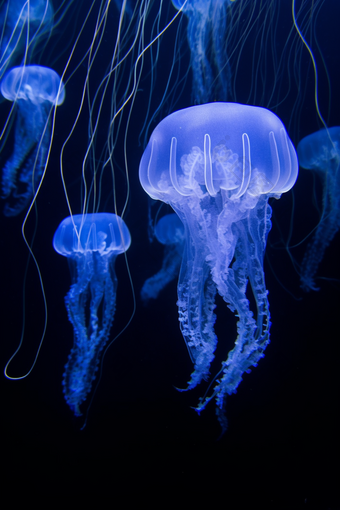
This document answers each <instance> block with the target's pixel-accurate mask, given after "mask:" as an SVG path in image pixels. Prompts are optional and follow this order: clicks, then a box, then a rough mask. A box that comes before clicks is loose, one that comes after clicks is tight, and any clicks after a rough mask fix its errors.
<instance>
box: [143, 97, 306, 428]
mask: <svg viewBox="0 0 340 510" xmlns="http://www.w3.org/2000/svg"><path fill="white" fill-rule="evenodd" d="M297 173H298V162H297V156H296V152H295V149H294V146H293V144H292V142H291V141H290V139H289V138H288V135H287V132H286V130H285V128H284V126H283V124H282V122H281V121H280V119H279V118H278V117H277V116H276V115H274V114H273V113H272V112H270V111H269V110H266V109H264V108H258V107H253V106H245V105H241V104H236V103H210V104H205V105H201V106H194V107H191V108H186V109H184V110H180V111H177V112H175V113H173V114H172V115H169V116H168V117H166V118H165V119H164V120H163V121H162V122H160V124H159V125H158V126H157V127H156V129H155V130H154V132H153V133H152V135H151V138H150V141H149V144H148V146H147V148H146V149H145V152H144V154H143V156H142V159H141V163H140V167H139V178H140V181H141V184H142V186H143V188H144V190H145V191H146V192H147V193H148V194H149V195H150V196H151V197H152V198H154V199H156V200H157V199H158V200H162V201H163V202H166V203H168V204H169V205H171V207H172V208H173V209H174V211H175V212H176V213H177V214H178V216H179V217H180V219H181V221H182V222H183V224H184V225H185V234H186V242H185V247H184V252H183V259H182V266H181V271H180V277H179V282H178V303H177V305H178V311H179V323H180V329H181V332H182V335H183V338H184V340H185V342H186V344H187V347H188V351H189V354H190V357H191V359H192V361H193V363H194V365H195V366H194V372H193V373H192V376H191V380H190V381H189V383H188V388H187V389H192V388H194V387H195V386H196V385H197V384H199V383H200V382H201V381H202V380H203V379H204V380H208V379H209V370H210V364H211V362H212V360H213V358H214V351H215V349H216V345H217V337H216V334H215V331H214V323H215V314H214V308H215V295H216V293H217V292H218V293H219V294H220V296H221V297H222V298H223V299H224V301H225V303H226V304H227V306H228V307H229V309H230V310H231V311H232V312H233V313H235V316H236V317H237V318H238V323H237V332H238V337H237V339H236V342H235V346H234V348H233V349H232V350H231V351H230V352H229V355H228V358H227V360H226V361H225V362H223V364H222V368H221V370H220V372H219V373H218V374H217V375H216V376H215V377H214V379H213V381H215V387H214V389H213V390H212V394H211V395H209V396H206V395H205V396H204V397H203V398H202V399H201V401H200V403H199V406H198V408H197V410H198V411H200V410H202V409H204V407H205V405H206V404H207V402H209V401H210V400H211V399H212V398H214V397H215V398H216V403H217V414H218V418H219V421H220V423H221V426H222V430H223V431H224V430H225V429H226V418H225V411H224V408H225V401H226V396H227V395H230V394H232V393H234V392H236V389H237V387H238V385H239V383H240V382H241V380H242V376H243V374H244V372H246V371H248V370H249V369H250V367H251V366H256V364H257V363H258V361H259V360H260V358H262V357H263V352H264V350H265V348H266V346H267V344H268V343H269V329H270V315H269V304H268V297H267V294H268V292H267V290H266V286H265V275H264V270H263V258H264V251H265V247H266V241H267V236H268V233H269V230H270V228H271V221H270V218H271V207H270V205H269V204H268V199H269V198H270V197H274V198H280V196H281V193H284V192H286V191H288V190H290V189H291V187H292V186H293V185H294V183H295V181H296V178H297ZM248 284H249V288H248V290H247V287H248ZM249 291H251V292H252V295H253V298H254V303H256V307H255V308H254V309H252V307H251V305H250V302H249V300H248V295H247V293H248V292H249Z"/></svg>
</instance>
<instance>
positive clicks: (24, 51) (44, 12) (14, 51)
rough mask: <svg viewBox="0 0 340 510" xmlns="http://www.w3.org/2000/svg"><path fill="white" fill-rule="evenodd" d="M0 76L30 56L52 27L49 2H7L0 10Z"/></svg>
mask: <svg viewBox="0 0 340 510" xmlns="http://www.w3.org/2000/svg"><path fill="white" fill-rule="evenodd" d="M0 26H1V36H0V37H1V38H0V76H2V75H3V74H4V72H5V70H6V69H7V68H9V67H11V66H13V65H15V64H18V63H21V62H22V61H23V60H24V57H25V59H26V61H27V59H28V58H29V57H30V56H31V55H32V53H33V50H34V47H35V46H36V44H37V43H38V42H39V39H40V38H41V37H45V36H46V33H48V32H49V31H50V30H51V29H52V27H53V6H52V2H51V0H30V1H29V2H28V1H27V0H8V1H6V2H4V3H3V6H2V9H1V11H0Z"/></svg>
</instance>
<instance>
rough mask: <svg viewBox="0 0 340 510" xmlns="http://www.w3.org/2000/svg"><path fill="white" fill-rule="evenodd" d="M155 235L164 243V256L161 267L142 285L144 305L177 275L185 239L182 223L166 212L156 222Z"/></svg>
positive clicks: (154, 297)
mask: <svg viewBox="0 0 340 510" xmlns="http://www.w3.org/2000/svg"><path fill="white" fill-rule="evenodd" d="M155 235H156V238H157V240H158V241H159V242H160V243H161V244H164V257H163V262H162V267H161V269H160V270H159V271H158V273H156V274H155V275H153V276H151V277H150V278H148V279H147V280H146V281H145V283H144V285H143V287H142V290H141V298H142V301H143V303H144V304H145V305H146V304H147V303H148V302H149V300H150V299H157V297H158V295H159V293H160V292H161V290H162V289H164V287H166V286H167V285H168V284H169V283H170V282H171V281H172V280H174V279H175V278H176V277H177V276H178V273H179V269H180V266H181V262H182V254H183V247H184V241H185V233H184V225H183V223H182V222H181V220H180V219H179V217H178V216H177V214H175V213H173V214H167V215H166V216H163V217H162V218H161V219H160V220H159V222H158V223H157V225H156V228H155Z"/></svg>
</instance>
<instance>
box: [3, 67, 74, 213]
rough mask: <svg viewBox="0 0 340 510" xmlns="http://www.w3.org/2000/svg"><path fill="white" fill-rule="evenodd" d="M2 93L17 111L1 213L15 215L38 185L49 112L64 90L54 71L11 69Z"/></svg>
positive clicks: (44, 159)
mask: <svg viewBox="0 0 340 510" xmlns="http://www.w3.org/2000/svg"><path fill="white" fill-rule="evenodd" d="M1 93H2V95H3V96H4V97H5V98H6V99H8V100H9V101H15V105H16V106H17V109H18V111H17V118H16V124H15V133H14V147H13V151H12V154H11V156H10V157H9V159H8V160H7V161H6V163H5V165H4V167H3V170H2V182H1V198H3V199H4V200H6V204H5V207H4V214H5V216H16V215H18V214H19V213H21V212H22V211H23V210H24V209H25V207H26V206H27V204H28V203H29V202H30V200H32V197H33V195H34V193H35V192H36V190H37V187H38V185H39V182H40V178H41V176H42V174H43V171H44V168H45V165H46V163H47V158H48V153H49V146H50V142H51V112H52V109H53V107H54V106H56V105H60V104H62V102H63V101H64V98H65V88H64V86H63V84H62V82H61V80H60V77H59V76H58V74H57V73H56V72H55V71H53V69H49V68H48V67H42V66H33V65H32V66H26V67H14V68H13V69H11V70H10V71H9V72H8V73H7V74H6V76H5V77H4V79H3V80H2V82H1Z"/></svg>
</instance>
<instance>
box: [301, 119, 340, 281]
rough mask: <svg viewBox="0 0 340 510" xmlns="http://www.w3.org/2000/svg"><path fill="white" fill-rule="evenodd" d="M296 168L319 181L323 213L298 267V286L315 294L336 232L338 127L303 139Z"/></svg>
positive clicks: (339, 220)
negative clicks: (301, 169)
mask: <svg viewBox="0 0 340 510" xmlns="http://www.w3.org/2000/svg"><path fill="white" fill-rule="evenodd" d="M297 151H298V155H299V164H300V166H301V167H302V168H306V169H308V170H314V171H316V172H317V173H318V175H319V176H320V177H321V179H322V181H323V199H322V201H323V211H322V216H321V219H320V221H319V223H318V226H317V228H316V230H315V233H314V235H313V239H312V241H311V243H310V244H309V246H308V247H307V251H306V253H305V255H304V258H303V261H302V265H301V275H300V278H301V286H302V288H303V289H304V290H305V291H309V290H318V288H317V287H316V286H315V276H316V273H317V270H318V267H319V265H320V262H321V261H322V259H323V256H324V253H325V250H326V248H327V247H328V246H329V244H330V243H331V241H332V240H333V238H334V236H335V234H336V233H337V232H338V230H339V228H340V172H339V169H340V127H339V126H335V127H331V128H329V129H321V130H320V131H317V132H316V133H312V134H311V135H308V136H306V137H305V138H303V139H302V140H301V141H300V142H299V144H298V147H297Z"/></svg>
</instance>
